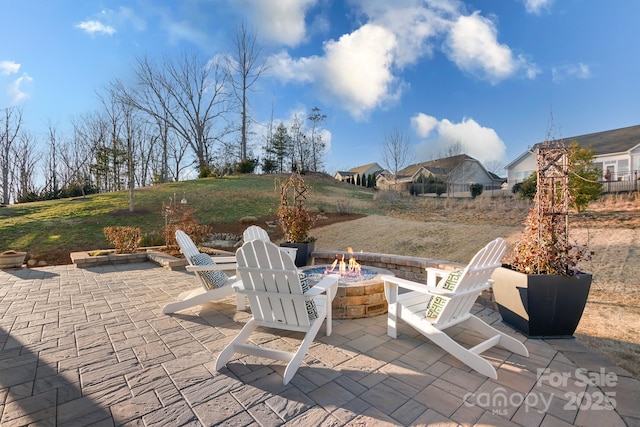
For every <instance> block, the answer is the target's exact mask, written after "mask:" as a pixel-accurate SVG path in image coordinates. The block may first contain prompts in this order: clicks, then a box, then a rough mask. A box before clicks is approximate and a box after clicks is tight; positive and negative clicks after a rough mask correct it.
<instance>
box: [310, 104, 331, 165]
mask: <svg viewBox="0 0 640 427" xmlns="http://www.w3.org/2000/svg"><path fill="white" fill-rule="evenodd" d="M307 119H308V120H309V121H310V122H311V123H312V125H311V170H312V171H314V172H318V171H319V170H320V168H322V154H323V153H324V149H325V143H324V141H323V140H322V133H321V132H320V130H321V129H320V126H321V125H322V123H323V122H324V121H325V120H326V119H327V115H326V114H322V113H320V109H319V108H318V107H313V108H312V109H311V114H310V115H309V117H307Z"/></svg>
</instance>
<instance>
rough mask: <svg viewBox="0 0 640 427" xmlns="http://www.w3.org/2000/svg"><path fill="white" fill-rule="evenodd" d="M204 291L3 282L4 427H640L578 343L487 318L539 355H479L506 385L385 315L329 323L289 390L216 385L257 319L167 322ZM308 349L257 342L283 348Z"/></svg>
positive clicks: (611, 368)
mask: <svg viewBox="0 0 640 427" xmlns="http://www.w3.org/2000/svg"><path fill="white" fill-rule="evenodd" d="M195 284H196V280H195V278H194V277H193V276H192V275H191V274H189V273H185V272H180V271H169V270H165V269H163V268H160V267H158V266H157V265H156V264H153V263H149V262H141V263H135V264H122V265H114V266H100V267H92V268H87V269H80V268H76V267H75V266H73V265H64V266H55V267H44V268H37V269H13V270H3V271H0V425H2V426H23V425H34V426H89V425H96V426H111V425H125V426H141V425H144V426H148V425H161V426H179V425H194V426H198V425H206V426H209V425H218V424H221V425H238V426H251V425H256V426H257V425H262V426H276V425H292V426H293V425H300V426H311V425H331V426H334V425H335V426H341V425H348V426H351V425H353V426H356V425H357V426H363V425H367V426H386V425H389V426H391V425H394V426H395V425H417V426H418V425H434V424H438V423H442V424H443V425H456V424H461V425H475V424H478V425H498V426H518V425H520V426H564V425H584V426H602V425H607V426H616V425H620V426H622V425H629V426H640V404H639V403H640V381H638V380H637V379H636V378H634V377H633V376H631V375H630V374H629V373H628V372H626V371H625V370H623V369H621V368H619V367H616V366H615V365H613V364H612V363H611V362H610V361H608V360H606V359H605V358H604V357H602V356H600V355H599V354H597V353H595V352H593V351H591V350H590V349H588V348H586V347H585V346H583V345H582V344H581V343H580V342H579V341H577V340H527V339H526V338H525V337H523V336H521V335H518V334H517V333H515V332H514V331H512V330H511V329H510V328H508V327H507V326H505V325H503V324H502V323H501V321H500V316H499V315H498V314H497V313H496V312H494V311H492V310H489V309H485V308H482V307H480V306H477V307H476V311H477V313H476V314H477V315H479V316H480V317H481V318H483V319H484V320H485V321H486V322H487V323H492V324H493V325H494V326H496V327H498V328H500V329H502V330H505V331H507V332H508V333H509V334H510V335H512V336H515V337H517V338H518V339H520V340H522V341H524V342H525V345H526V346H527V348H528V349H529V352H530V354H531V355H530V357H529V358H524V357H521V356H516V355H513V354H511V353H510V352H508V351H504V350H501V349H499V348H494V349H492V350H490V351H489V352H487V353H485V356H487V358H489V360H490V361H491V363H492V364H494V366H496V368H497V370H498V380H497V381H493V380H490V379H487V378H486V377H483V376H481V375H479V374H477V373H475V372H473V371H471V369H470V368H468V367H466V365H463V364H462V363H460V362H458V361H457V360H456V359H455V358H453V357H451V356H450V355H448V354H447V353H445V352H444V351H443V350H442V349H440V348H439V347H437V346H435V345H433V344H431V343H430V342H429V341H428V340H427V339H426V338H423V337H421V336H420V335H418V334H417V333H416V332H415V331H414V330H413V329H412V328H410V327H408V326H407V325H403V324H402V323H401V324H400V328H399V335H398V339H395V340H394V339H391V338H389V337H388V336H387V334H386V316H378V317H371V318H364V319H351V320H339V321H338V320H334V330H333V334H332V335H331V336H330V337H326V336H325V335H324V327H323V328H322V329H321V330H320V332H319V333H318V336H317V339H316V341H315V342H314V345H313V346H312V348H311V349H310V350H309V352H308V354H307V357H306V358H305V361H304V363H303V365H302V366H301V367H300V369H299V370H298V372H297V374H296V375H295V376H294V378H293V380H292V381H291V382H290V383H289V384H288V385H286V386H283V385H282V373H283V371H284V363H280V362H274V361H272V360H266V359H258V358H255V357H250V356H244V357H242V358H241V359H235V360H232V361H231V362H230V363H229V364H228V368H226V369H225V370H224V371H222V372H220V373H218V372H215V371H214V369H213V366H214V364H215V360H216V357H217V354H218V352H219V351H220V350H221V349H222V348H223V347H224V346H225V345H226V344H227V343H228V342H229V341H230V340H231V338H232V337H233V336H235V334H237V333H238V332H239V331H240V329H241V328H242V326H243V325H244V323H245V322H246V320H247V319H248V318H249V317H250V314H249V313H247V312H241V311H240V312H239V311H236V307H235V299H234V298H233V297H229V298H227V299H225V300H222V301H220V302H218V303H208V304H205V305H202V306H200V307H197V308H194V309H191V310H187V311H184V312H180V313H178V314H175V315H170V316H169V315H164V314H162V313H161V308H162V306H163V305H164V304H166V303H167V302H170V301H172V300H173V299H174V298H175V297H176V296H177V295H178V294H179V293H180V292H181V291H182V290H185V289H189V288H192V287H193V286H194V285H195ZM449 332H450V333H451V332H453V334H455V335H456V337H457V339H458V340H459V341H462V342H466V343H469V344H471V343H473V342H475V341H476V340H477V337H475V336H473V334H471V333H470V332H469V331H465V330H462V329H456V330H453V331H451V330H449ZM301 336H302V335H301V334H295V333H292V334H290V335H287V336H282V335H280V336H276V335H273V334H272V333H270V331H268V330H262V331H261V333H260V334H259V335H258V336H257V337H256V338H255V339H256V340H260V341H261V342H263V343H264V342H268V341H271V343H270V345H271V346H273V347H276V348H282V349H285V348H290V347H293V344H294V343H295V342H297V340H298V339H299V338H300V337H301ZM583 368H584V369H583ZM587 375H589V377H590V378H591V383H592V384H586V383H587V382H588V381H586V378H585V377H586V376H587Z"/></svg>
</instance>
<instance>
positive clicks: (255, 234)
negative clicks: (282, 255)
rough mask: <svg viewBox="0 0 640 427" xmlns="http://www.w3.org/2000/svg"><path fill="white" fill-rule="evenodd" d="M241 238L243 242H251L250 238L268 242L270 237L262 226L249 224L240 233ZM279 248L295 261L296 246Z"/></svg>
mask: <svg viewBox="0 0 640 427" xmlns="http://www.w3.org/2000/svg"><path fill="white" fill-rule="evenodd" d="M242 240H244V241H245V242H251V241H252V240H264V241H265V242H270V241H271V238H270V237H269V233H267V231H266V230H265V229H264V228H262V227H258V226H257V225H250V226H249V227H247V229H246V230H244V232H243V233H242ZM279 249H280V250H281V251H282V252H286V253H287V254H289V256H290V257H291V259H293V260H294V261H295V259H296V252H298V248H285V247H282V246H279Z"/></svg>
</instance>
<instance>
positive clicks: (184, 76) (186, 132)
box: [0, 24, 326, 210]
mask: <svg viewBox="0 0 640 427" xmlns="http://www.w3.org/2000/svg"><path fill="white" fill-rule="evenodd" d="M231 52H232V54H231V55H218V56H216V57H214V58H212V59H208V58H203V57H201V56H198V55H195V54H187V53H184V54H182V55H181V56H180V57H178V58H169V57H164V58H162V59H159V60H153V59H151V58H148V57H146V56H143V57H139V58H137V59H136V61H135V64H134V66H133V67H132V75H131V76H126V77H122V78H114V79H113V80H111V81H110V82H108V84H106V85H105V87H104V88H103V89H102V90H100V91H98V92H97V96H98V99H99V100H100V108H99V109H98V110H96V111H94V112H89V113H86V114H85V115H82V116H80V117H75V118H73V119H71V127H70V128H71V129H72V130H71V135H62V132H61V131H60V130H59V129H58V128H57V127H56V126H55V125H53V124H50V125H49V126H48V133H47V135H46V136H43V135H40V136H39V137H36V136H34V135H33V134H30V133H29V132H28V131H27V130H26V129H24V123H23V119H22V109H21V108H19V107H7V108H4V109H2V110H0V111H1V112H2V115H1V116H0V190H1V191H2V202H3V203H4V204H7V203H9V202H10V201H16V202H25V201H32V200H37V199H48V198H57V197H65V196H74V195H81V194H86V193H89V192H105V191H120V190H125V189H127V190H129V192H130V209H131V210H133V190H134V188H135V187H138V186H145V185H150V184H154V183H161V182H167V181H171V180H178V179H179V178H180V177H181V176H184V174H185V173H186V172H187V171H190V170H194V171H197V173H198V175H199V176H211V175H215V174H221V173H224V172H227V171H229V170H234V166H235V165H238V164H240V163H241V162H243V161H248V160H249V161H255V159H257V156H256V155H255V154H254V153H253V149H254V148H255V149H264V148H265V147H258V146H257V143H256V144H254V145H253V146H252V144H251V142H250V139H251V137H252V136H255V135H253V134H252V133H251V130H250V129H251V125H252V124H254V123H255V121H254V120H253V119H252V108H251V105H250V102H249V98H250V96H249V95H250V92H251V91H252V88H253V86H254V85H255V83H256V82H257V81H258V79H259V78H260V77H261V76H262V75H263V73H264V72H265V70H266V69H267V67H266V65H265V61H263V60H262V56H261V50H260V47H259V44H258V43H257V39H256V34H255V32H252V31H250V30H248V29H247V28H246V27H245V26H244V24H242V25H241V26H239V27H238V28H237V29H236V32H235V34H234V35H233V37H232V38H231ZM238 116H239V120H235V119H234V118H235V117H238ZM325 117H326V116H324V115H323V114H320V112H319V109H314V112H313V114H312V115H310V116H309V118H308V119H309V123H310V125H309V126H305V122H303V121H302V120H296V123H295V124H294V126H292V128H291V134H292V138H291V141H295V143H294V142H291V143H289V142H287V145H286V146H285V147H284V150H285V151H284V152H283V154H282V156H283V158H286V159H287V162H285V161H284V160H281V161H280V169H281V170H282V168H284V167H285V163H286V167H287V168H289V169H291V168H294V167H299V168H303V169H305V170H314V171H317V170H320V168H321V166H322V155H323V152H324V145H323V142H322V138H321V129H320V127H321V123H322V121H323V120H324V118H325ZM238 122H239V123H238ZM272 122H273V120H272ZM307 127H310V129H311V131H310V136H308V135H307V134H308V133H309V132H307V131H306V130H305V129H306V128H307ZM269 129H272V124H271V125H269ZM43 138H44V141H43V140H42V139H43ZM273 138H274V134H273V133H272V132H271V131H267V136H266V144H265V145H266V148H267V151H266V153H267V154H266V155H265V159H266V158H269V159H273V158H274V154H273V150H271V146H272V142H273ZM38 146H40V147H42V146H44V147H45V148H44V150H40V151H38V150H37V147H38ZM309 147H312V148H309ZM276 157H277V156H276ZM263 161H264V162H266V160H264V159H263ZM294 165H295V166H294ZM263 166H265V164H263ZM266 166H267V168H264V171H265V172H273V171H274V170H273V169H269V163H268V162H266ZM39 167H40V168H42V170H41V176H43V177H44V180H43V181H44V184H43V185H42V184H41V186H37V185H36V181H37V179H36V178H37V177H38V168H39Z"/></svg>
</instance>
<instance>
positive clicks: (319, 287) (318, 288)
mask: <svg viewBox="0 0 640 427" xmlns="http://www.w3.org/2000/svg"><path fill="white" fill-rule="evenodd" d="M338 280H340V276H339V275H337V274H329V275H328V276H325V277H323V278H322V280H320V281H319V282H318V283H316V284H315V285H313V286H312V287H311V288H310V289H309V290H308V291H307V292H305V293H304V295H305V296H309V297H314V296H316V295H320V294H323V293H325V292H327V291H328V290H330V289H333V288H337V286H338ZM332 293H333V294H334V295H335V292H333V291H332Z"/></svg>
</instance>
